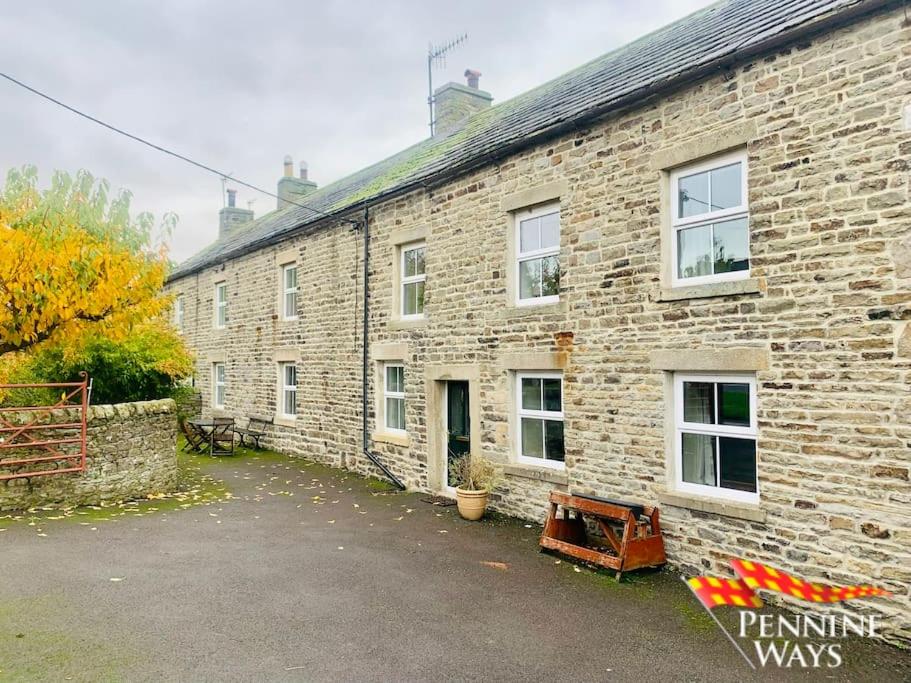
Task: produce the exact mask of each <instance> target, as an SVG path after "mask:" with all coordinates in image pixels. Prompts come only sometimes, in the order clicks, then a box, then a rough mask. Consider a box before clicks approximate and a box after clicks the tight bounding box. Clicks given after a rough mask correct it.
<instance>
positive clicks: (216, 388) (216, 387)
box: [212, 363, 225, 408]
mask: <svg viewBox="0 0 911 683" xmlns="http://www.w3.org/2000/svg"><path fill="white" fill-rule="evenodd" d="M212 407H213V408H224V407H225V364H224V363H213V364H212Z"/></svg>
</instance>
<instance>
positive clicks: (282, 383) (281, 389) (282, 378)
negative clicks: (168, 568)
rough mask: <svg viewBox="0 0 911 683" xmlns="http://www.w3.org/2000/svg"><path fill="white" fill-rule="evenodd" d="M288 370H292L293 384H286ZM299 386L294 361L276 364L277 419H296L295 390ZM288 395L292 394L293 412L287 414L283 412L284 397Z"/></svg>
mask: <svg viewBox="0 0 911 683" xmlns="http://www.w3.org/2000/svg"><path fill="white" fill-rule="evenodd" d="M288 368H293V369H294V384H288V380H287V375H286V371H287V370H288ZM298 386H299V379H298V376H297V363H296V362H294V361H281V362H279V364H278V406H277V407H278V410H277V411H276V412H277V413H278V415H279V417H281V418H284V419H286V420H296V419H297V415H298V412H297V388H298ZM289 393H293V394H294V412H293V413H288V412H285V396H286V395H287V394H289Z"/></svg>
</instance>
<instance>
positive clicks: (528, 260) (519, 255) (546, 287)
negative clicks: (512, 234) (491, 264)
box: [515, 204, 560, 306]
mask: <svg viewBox="0 0 911 683" xmlns="http://www.w3.org/2000/svg"><path fill="white" fill-rule="evenodd" d="M515 222H516V283H517V288H516V289H517V297H518V299H517V302H516V303H517V304H518V305H519V306H529V305H531V306H533V305H536V304H548V303H555V302H557V301H559V299H560V208H559V206H557V205H554V204H550V205H547V206H544V207H540V208H537V209H531V210H528V211H520V212H518V213H517V214H516V217H515Z"/></svg>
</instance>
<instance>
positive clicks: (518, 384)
mask: <svg viewBox="0 0 911 683" xmlns="http://www.w3.org/2000/svg"><path fill="white" fill-rule="evenodd" d="M523 379H559V380H560V410H559V412H558V411H553V410H529V409H525V408H523V407H522V380H523ZM565 388H566V382H565V381H564V380H563V373H562V372H560V371H559V370H536V371H531V370H529V371H521V372H516V373H515V388H514V397H515V398H514V400H515V403H516V406H515V407H516V446H515V450H516V462H518V463H519V464H521V465H533V466H536V467H547V468H549V469H554V470H565V469H566V460H565V457H566V417H565V414H566V413H565V410H564V407H565V405H566V400H565V393H564V392H565ZM523 417H526V418H531V419H539V420H552V421H559V422H562V423H563V457H564V460H548V459H547V457H546V456H547V451H546V448H547V445H546V440H545V444H544V448H545V452H544V455H545V457H544V458H532V457H529V456H527V455H523V454H522V418H523Z"/></svg>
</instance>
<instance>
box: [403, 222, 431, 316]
mask: <svg viewBox="0 0 911 683" xmlns="http://www.w3.org/2000/svg"><path fill="white" fill-rule="evenodd" d="M416 249H423V250H424V272H423V273H421V274H420V275H409V276H406V275H405V254H406V253H407V252H409V251H415V250H416ZM420 282H423V283H424V294H425V296H426V293H427V242H426V241H425V240H419V241H417V242H409V243H407V244H402V245H400V246H399V318H400V319H401V320H422V319H423V318H424V317H425V311H424V302H421V312H420V313H407V314H406V313H405V286H406V285H413V284H418V283H420Z"/></svg>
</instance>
